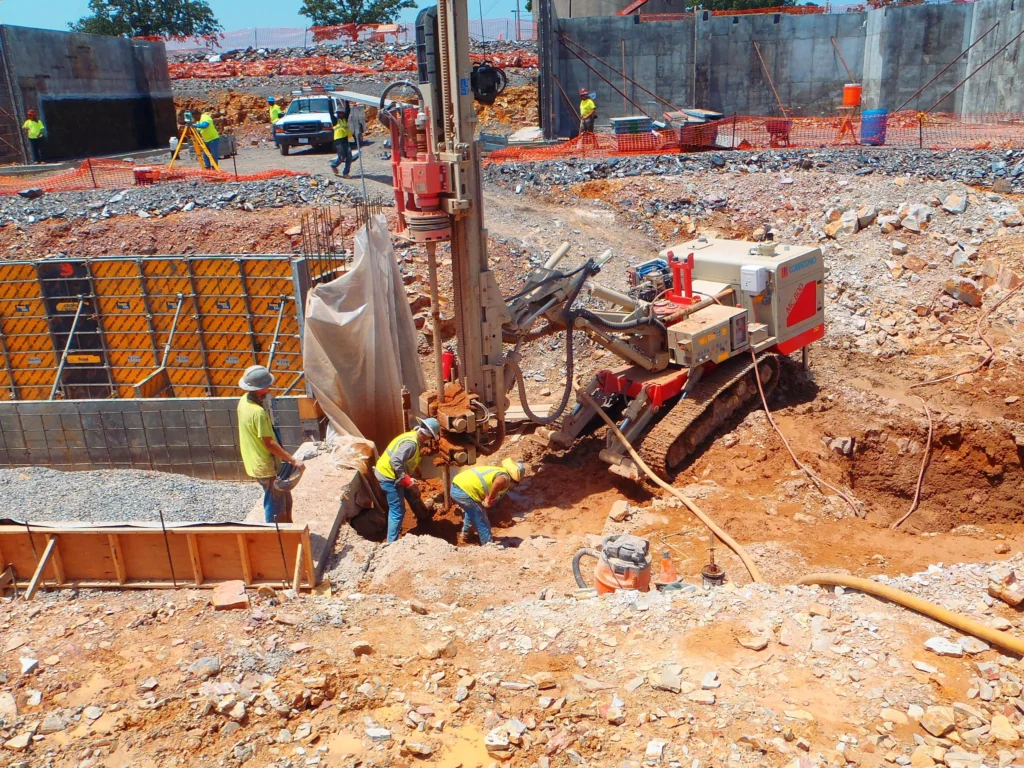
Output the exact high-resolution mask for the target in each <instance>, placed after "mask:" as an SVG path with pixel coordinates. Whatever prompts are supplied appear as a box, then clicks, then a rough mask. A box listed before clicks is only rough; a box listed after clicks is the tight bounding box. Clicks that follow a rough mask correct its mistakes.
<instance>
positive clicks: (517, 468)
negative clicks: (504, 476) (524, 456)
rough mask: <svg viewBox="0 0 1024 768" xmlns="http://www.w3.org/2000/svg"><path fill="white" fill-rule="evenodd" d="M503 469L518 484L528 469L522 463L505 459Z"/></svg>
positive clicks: (502, 464) (502, 463)
mask: <svg viewBox="0 0 1024 768" xmlns="http://www.w3.org/2000/svg"><path fill="white" fill-rule="evenodd" d="M501 468H502V469H504V470H505V471H506V472H508V476H509V477H511V478H512V480H513V482H516V483H518V482H519V481H521V480H522V479H523V475H525V474H526V467H524V466H523V464H522V462H519V461H512V459H503V460H502V462H501Z"/></svg>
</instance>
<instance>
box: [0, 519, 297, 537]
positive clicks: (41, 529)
mask: <svg viewBox="0 0 1024 768" xmlns="http://www.w3.org/2000/svg"><path fill="white" fill-rule="evenodd" d="M278 527H279V528H280V529H281V533H302V532H303V531H304V530H306V528H307V526H306V525H304V524H302V523H279V525H278ZM239 531H248V532H250V533H259V532H261V531H262V532H267V533H270V534H271V535H276V533H275V528H274V526H273V525H272V524H271V525H268V524H265V523H259V524H256V523H238V524H231V523H228V524H225V525H205V524H202V523H197V524H195V525H177V526H170V525H168V526H167V532H168V533H170V534H182V533H203V534H205V533H238V532H239ZM32 532H33V534H35V535H36V536H41V535H43V534H47V533H50V534H58V533H83V532H86V533H117V534H127V535H132V534H137V533H138V534H146V533H154V532H155V533H160V526H159V525H156V526H148V527H143V526H131V525H118V524H117V523H95V524H92V525H89V526H88V527H83V526H82V524H81V523H75V522H70V523H60V522H57V523H47V524H46V525H42V524H39V525H35V526H33V528H32ZM9 533H20V534H21V535H23V536H24V535H25V526H24V525H0V536H3V535H4V534H9Z"/></svg>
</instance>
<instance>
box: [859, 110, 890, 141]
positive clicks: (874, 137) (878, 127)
mask: <svg viewBox="0 0 1024 768" xmlns="http://www.w3.org/2000/svg"><path fill="white" fill-rule="evenodd" d="M888 119H889V110H887V109H865V110H864V112H863V114H862V117H861V120H860V143H861V144H869V145H871V146H872V147H882V146H885V121H886V120H888Z"/></svg>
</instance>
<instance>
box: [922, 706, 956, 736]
mask: <svg viewBox="0 0 1024 768" xmlns="http://www.w3.org/2000/svg"><path fill="white" fill-rule="evenodd" d="M921 727H922V728H924V729H925V730H926V731H928V733H930V734H931V735H932V736H935V737H936V738H939V739H941V738H942V737H943V736H945V735H946V734H947V733H950V732H951V731H952V730H953V729H954V728H956V716H955V715H954V714H953V708H952V707H928V709H927V710H925V713H924V715H923V716H922V717H921Z"/></svg>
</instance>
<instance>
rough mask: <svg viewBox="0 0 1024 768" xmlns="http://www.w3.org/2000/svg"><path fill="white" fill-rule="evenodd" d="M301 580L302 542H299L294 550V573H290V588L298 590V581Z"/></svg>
mask: <svg viewBox="0 0 1024 768" xmlns="http://www.w3.org/2000/svg"><path fill="white" fill-rule="evenodd" d="M301 581H302V542H301V541H300V542H299V546H298V548H297V549H296V550H295V573H294V574H293V575H292V589H294V590H295V591H296V592H298V591H299V583H300V582H301Z"/></svg>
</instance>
